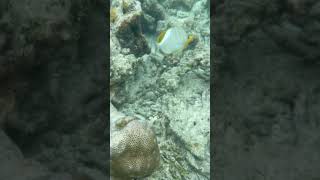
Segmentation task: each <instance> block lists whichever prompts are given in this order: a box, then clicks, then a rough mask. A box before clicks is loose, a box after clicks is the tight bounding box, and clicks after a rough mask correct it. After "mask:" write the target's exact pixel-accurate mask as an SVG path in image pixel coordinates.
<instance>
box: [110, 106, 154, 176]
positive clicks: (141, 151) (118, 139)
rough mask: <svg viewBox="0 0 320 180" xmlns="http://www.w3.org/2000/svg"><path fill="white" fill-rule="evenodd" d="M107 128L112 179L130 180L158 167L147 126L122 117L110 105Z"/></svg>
mask: <svg viewBox="0 0 320 180" xmlns="http://www.w3.org/2000/svg"><path fill="white" fill-rule="evenodd" d="M110 127H111V142H110V150H111V151H110V153H111V155H110V156H111V161H110V165H111V176H112V178H113V179H114V178H117V179H131V178H141V177H146V176H149V175H150V174H152V172H153V171H154V170H155V169H156V168H157V167H158V166H159V164H160V151H159V147H158V143H157V139H156V136H155V134H154V132H153V130H152V129H151V128H150V127H149V126H148V125H147V123H144V122H141V121H139V120H138V119H137V118H135V117H130V116H126V115H125V114H123V113H121V112H119V111H117V109H116V108H115V107H114V106H113V105H112V104H111V103H110Z"/></svg>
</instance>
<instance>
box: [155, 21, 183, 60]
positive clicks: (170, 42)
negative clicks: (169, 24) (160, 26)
mask: <svg viewBox="0 0 320 180" xmlns="http://www.w3.org/2000/svg"><path fill="white" fill-rule="evenodd" d="M187 40H188V35H187V33H186V32H185V30H184V29H182V28H180V27H173V28H170V29H168V30H167V31H166V33H165V35H164V37H163V39H162V40H161V41H160V43H158V46H159V48H160V50H161V52H163V53H164V54H172V53H174V52H178V51H180V50H183V48H184V46H185V43H186V42H187Z"/></svg>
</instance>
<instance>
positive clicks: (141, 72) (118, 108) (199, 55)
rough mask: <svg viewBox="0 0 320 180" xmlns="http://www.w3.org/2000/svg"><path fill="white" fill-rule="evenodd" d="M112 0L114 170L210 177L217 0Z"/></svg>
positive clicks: (118, 175) (130, 174)
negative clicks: (212, 21) (212, 12)
mask: <svg viewBox="0 0 320 180" xmlns="http://www.w3.org/2000/svg"><path fill="white" fill-rule="evenodd" d="M110 3H111V4H110V48H111V52H110V56H111V57H110V58H111V59H110V67H111V68H110V172H111V177H110V178H111V179H113V180H121V179H147V180H161V179H163V180H171V179H172V180H176V179H192V180H198V179H199V180H202V179H210V1H208V0H112V1H111V2H110Z"/></svg>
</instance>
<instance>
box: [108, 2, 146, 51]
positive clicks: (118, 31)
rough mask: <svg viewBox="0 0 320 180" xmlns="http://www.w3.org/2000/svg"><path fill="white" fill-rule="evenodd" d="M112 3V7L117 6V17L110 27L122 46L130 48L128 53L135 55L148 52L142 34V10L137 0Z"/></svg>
mask: <svg viewBox="0 0 320 180" xmlns="http://www.w3.org/2000/svg"><path fill="white" fill-rule="evenodd" d="M121 2H122V3H120V2H115V3H113V4H112V9H115V8H117V10H118V14H119V16H118V17H119V18H118V20H117V21H116V23H115V24H114V27H112V28H111V31H115V32H114V33H115V35H116V37H117V39H118V41H119V43H120V45H121V47H122V48H128V49H130V53H132V54H134V55H135V56H137V57H141V56H142V55H144V54H148V53H150V48H149V46H148V44H147V41H146V39H145V38H144V36H143V34H142V29H141V16H142V10H141V5H140V2H139V1H133V0H131V1H129V0H124V1H121Z"/></svg>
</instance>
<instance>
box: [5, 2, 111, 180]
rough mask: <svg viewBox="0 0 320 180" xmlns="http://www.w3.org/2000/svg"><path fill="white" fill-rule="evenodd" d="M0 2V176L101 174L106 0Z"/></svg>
mask: <svg viewBox="0 0 320 180" xmlns="http://www.w3.org/2000/svg"><path fill="white" fill-rule="evenodd" d="M5 2H8V5H5V4H6V3H5ZM5 2H1V3H0V10H3V11H1V14H0V27H1V28H0V139H1V141H0V159H5V160H3V161H1V162H0V179H12V178H13V177H15V178H17V177H16V176H17V173H16V172H26V173H25V174H23V173H21V175H20V174H18V176H19V175H20V176H21V177H19V179H21V180H24V179H28V178H29V179H37V180H42V179H43V180H54V179H56V180H58V179H59V180H64V179H66V180H70V179H77V180H78V179H83V180H91V179H95V180H96V179H97V180H99V179H101V180H102V179H106V178H107V174H106V167H105V166H106V165H105V164H106V162H107V152H106V148H105V147H106V135H105V134H104V132H105V130H106V121H107V115H106V113H105V111H106V110H105V108H106V107H107V106H106V103H107V100H106V98H107V97H106V88H107V87H106V85H107V76H106V67H107V65H106V64H107V54H106V48H107V41H106V36H107V33H108V30H107V29H106V27H107V26H106V23H107V21H106V15H105V14H106V13H105V12H106V5H105V2H102V1H98V0H97V1H87V0H82V1H64V0H63V1H56V0H46V1H42V2H41V3H39V2H37V1H26V0H22V1H21V0H11V1H5ZM6 159H8V161H7V160H6Z"/></svg>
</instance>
